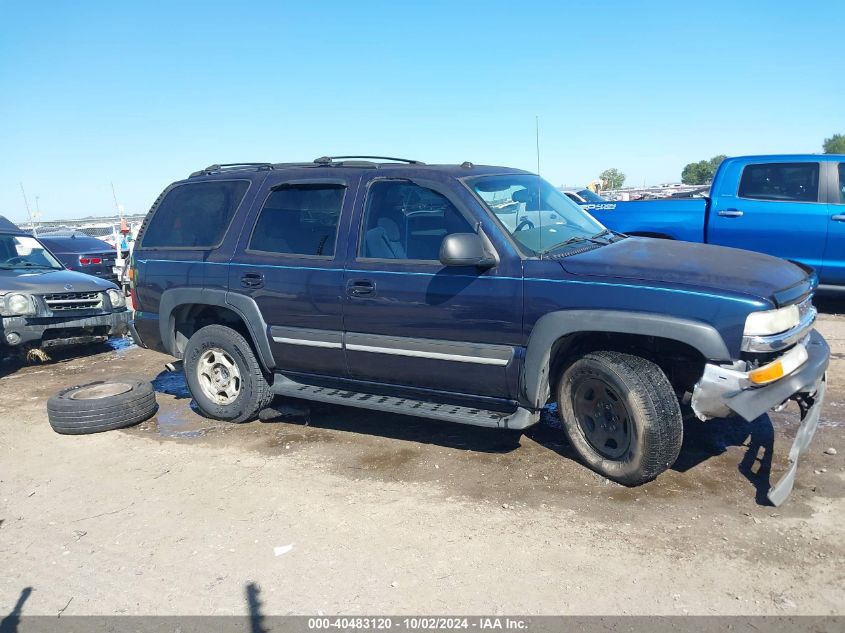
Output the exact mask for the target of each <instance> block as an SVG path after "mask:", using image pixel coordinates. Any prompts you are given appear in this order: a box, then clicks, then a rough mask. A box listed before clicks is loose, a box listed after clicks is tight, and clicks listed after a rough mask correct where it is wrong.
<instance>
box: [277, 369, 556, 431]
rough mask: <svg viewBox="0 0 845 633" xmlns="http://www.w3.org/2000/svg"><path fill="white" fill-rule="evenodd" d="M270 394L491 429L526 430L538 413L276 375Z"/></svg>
mask: <svg viewBox="0 0 845 633" xmlns="http://www.w3.org/2000/svg"><path fill="white" fill-rule="evenodd" d="M273 393H275V394H276V395H279V396H288V397H290V398H302V399H304V400H315V401H317V402H326V403H329V404H339V405H343V406H347V407H358V408H360V409H372V410H375V411H387V412H389V413H396V414H398V415H413V416H416V417H420V418H430V419H432V420H443V421H446V422H457V423H459V424H472V425H473V426H485V427H490V428H494V429H516V430H519V429H526V428H528V427H529V426H532V425H534V424H537V422H539V421H540V414H539V413H532V412H531V411H529V410H528V409H523V408H522V407H520V408H518V409H517V410H516V411H514V412H513V413H504V412H502V411H489V410H487V409H477V408H472V407H462V406H457V405H451V404H439V403H436V402H426V401H425V400H412V399H410V398H397V397H395V396H380V395H375V394H372V393H360V392H357V391H346V390H345V389H335V388H333V387H317V386H314V385H305V384H302V383H299V382H295V381H293V380H291V379H290V378H286V377H285V376H281V375H279V374H276V375H275V376H274V381H273Z"/></svg>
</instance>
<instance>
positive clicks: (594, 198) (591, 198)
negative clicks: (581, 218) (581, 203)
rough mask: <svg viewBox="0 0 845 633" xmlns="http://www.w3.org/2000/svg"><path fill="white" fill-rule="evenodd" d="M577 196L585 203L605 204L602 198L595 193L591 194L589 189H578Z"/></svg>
mask: <svg viewBox="0 0 845 633" xmlns="http://www.w3.org/2000/svg"><path fill="white" fill-rule="evenodd" d="M578 195H579V196H581V197H582V198H584V200H586V201H587V202H607V200H606V199H605V198H602V197H601V196H600V195H599V194H597V193H593V192H592V191H591V190H590V189H579V190H578Z"/></svg>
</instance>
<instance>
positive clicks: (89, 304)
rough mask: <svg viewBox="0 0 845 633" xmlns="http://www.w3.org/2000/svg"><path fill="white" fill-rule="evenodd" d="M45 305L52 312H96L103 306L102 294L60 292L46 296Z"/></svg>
mask: <svg viewBox="0 0 845 633" xmlns="http://www.w3.org/2000/svg"><path fill="white" fill-rule="evenodd" d="M44 303H46V304H47V309H48V310H50V312H67V311H69V310H96V309H97V308H101V307H102V306H103V294H102V293H101V292H59V293H55V294H51V295H44Z"/></svg>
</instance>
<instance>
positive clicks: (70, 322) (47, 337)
mask: <svg viewBox="0 0 845 633" xmlns="http://www.w3.org/2000/svg"><path fill="white" fill-rule="evenodd" d="M0 323H1V324H2V325H1V326H0V330H2V332H0V333H2V340H1V341H0V344H3V345H11V346H20V345H27V344H35V345H37V346H40V347H58V346H62V345H74V344H82V343H94V342H97V341H104V340H106V339H108V338H111V337H114V336H123V335H124V334H126V333H127V332H128V331H129V330H128V323H129V310H121V311H119V312H110V313H107V314H97V315H91V316H85V317H64V316H62V317H25V316H23V317H2V319H0Z"/></svg>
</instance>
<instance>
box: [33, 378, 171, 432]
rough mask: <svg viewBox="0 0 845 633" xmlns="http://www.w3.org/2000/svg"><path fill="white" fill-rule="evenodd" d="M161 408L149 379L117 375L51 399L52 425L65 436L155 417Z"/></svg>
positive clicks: (61, 392) (49, 404) (121, 426)
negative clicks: (111, 378)
mask: <svg viewBox="0 0 845 633" xmlns="http://www.w3.org/2000/svg"><path fill="white" fill-rule="evenodd" d="M157 410H158V404H157V403H156V396H155V391H153V386H152V384H151V383H150V382H149V381H147V380H140V379H138V378H116V379H114V380H98V381H96V382H89V383H87V384H84V385H77V386H75V387H68V388H67V389H62V390H61V391H60V392H58V393H57V394H54V395H52V396H50V399H49V400H47V417H48V418H49V420H50V426H52V427H53V430H54V431H55V432H56V433H61V434H62V435H84V434H88V433H100V432H101V431H111V430H112V429H122V428H124V427H127V426H132V425H133V424H138V423H139V422H143V421H144V420H146V419H148V418H151V417H152V416H153V414H155V412H156V411H157Z"/></svg>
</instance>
